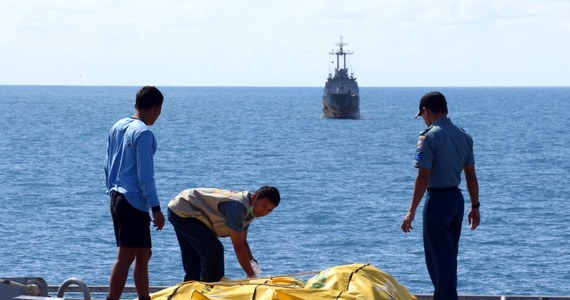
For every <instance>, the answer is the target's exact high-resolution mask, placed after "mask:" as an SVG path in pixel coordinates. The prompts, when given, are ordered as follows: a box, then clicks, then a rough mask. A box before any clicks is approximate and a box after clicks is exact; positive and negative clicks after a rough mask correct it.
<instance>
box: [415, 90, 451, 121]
mask: <svg viewBox="0 0 570 300" xmlns="http://www.w3.org/2000/svg"><path fill="white" fill-rule="evenodd" d="M424 107H425V108H429V109H430V110H432V111H434V112H443V113H447V101H445V96H443V94H442V93H440V92H429V93H427V94H425V95H424V96H423V97H422V99H421V100H420V110H419V111H418V113H417V114H416V118H417V117H419V116H421V115H422V108H424Z"/></svg>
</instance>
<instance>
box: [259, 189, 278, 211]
mask: <svg viewBox="0 0 570 300" xmlns="http://www.w3.org/2000/svg"><path fill="white" fill-rule="evenodd" d="M255 194H257V199H262V198H268V199H269V201H271V203H273V205H275V207H277V206H279V202H280V201H281V195H280V194H279V190H278V189H277V188H275V187H272V186H268V185H264V186H262V187H260V188H259V189H258V190H257V191H255Z"/></svg>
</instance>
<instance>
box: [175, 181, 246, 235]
mask: <svg viewBox="0 0 570 300" xmlns="http://www.w3.org/2000/svg"><path fill="white" fill-rule="evenodd" d="M249 195H250V193H249V192H247V191H244V192H238V191H230V190H221V189H215V188H198V189H188V190H184V191H182V192H180V194H178V195H177V196H176V197H174V198H173V199H172V200H170V202H169V203H168V208H169V209H170V210H171V211H172V212H173V213H175V214H176V215H177V216H179V217H181V218H196V219H198V220H200V221H202V222H203V223H204V224H206V225H208V227H210V229H212V231H214V232H215V233H216V235H217V236H218V237H226V236H229V235H230V229H229V228H228V227H227V226H226V218H225V216H224V215H223V214H222V213H221V212H220V211H219V210H218V205H219V204H220V203H223V202H227V201H237V202H240V203H242V204H243V205H244V207H245V208H246V209H248V208H249V207H250V205H251V203H250V197H249ZM253 220H254V218H251V219H250V220H247V221H246V220H244V221H243V223H242V228H246V227H247V225H249V223H251V222H252V221H253Z"/></svg>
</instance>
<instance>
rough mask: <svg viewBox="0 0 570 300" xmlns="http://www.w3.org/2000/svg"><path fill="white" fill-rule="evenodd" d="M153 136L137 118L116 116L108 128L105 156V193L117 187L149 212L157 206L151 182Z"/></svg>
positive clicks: (134, 202) (134, 204)
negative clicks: (118, 117) (115, 119)
mask: <svg viewBox="0 0 570 300" xmlns="http://www.w3.org/2000/svg"><path fill="white" fill-rule="evenodd" d="M155 152H156V140H155V138H154V134H153V133H152V131H151V130H150V128H149V127H148V126H147V125H146V124H145V123H144V122H143V121H141V120H139V119H136V118H124V119H121V120H119V121H118V122H117V123H115V125H113V127H112V128H111V130H110V131H109V137H108V141H107V157H106V158H105V183H106V185H107V193H109V192H111V191H117V192H119V193H121V194H123V195H125V198H126V199H127V201H128V202H129V203H130V204H131V205H132V206H133V207H135V208H137V209H139V210H141V211H145V212H148V211H149V210H150V208H151V207H155V208H156V207H160V202H159V200H158V195H157V193H156V186H155V183H154V161H153V156H154V153H155Z"/></svg>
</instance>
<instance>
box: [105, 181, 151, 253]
mask: <svg viewBox="0 0 570 300" xmlns="http://www.w3.org/2000/svg"><path fill="white" fill-rule="evenodd" d="M111 216H112V217H113V227H114V228H115V241H116V242H117V247H127V248H151V247H152V245H151V241H150V221H151V219H150V216H149V214H148V212H144V211H141V210H138V209H136V208H134V207H133V206H132V205H131V204H130V203H129V201H127V199H126V198H125V196H124V195H123V194H121V193H118V192H115V191H111Z"/></svg>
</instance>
